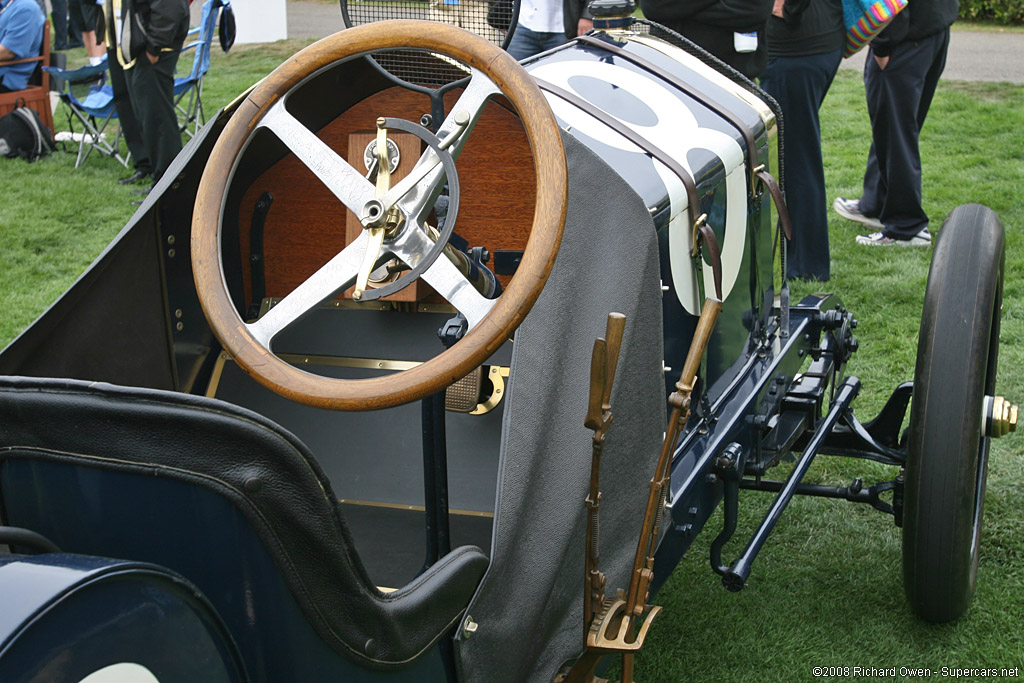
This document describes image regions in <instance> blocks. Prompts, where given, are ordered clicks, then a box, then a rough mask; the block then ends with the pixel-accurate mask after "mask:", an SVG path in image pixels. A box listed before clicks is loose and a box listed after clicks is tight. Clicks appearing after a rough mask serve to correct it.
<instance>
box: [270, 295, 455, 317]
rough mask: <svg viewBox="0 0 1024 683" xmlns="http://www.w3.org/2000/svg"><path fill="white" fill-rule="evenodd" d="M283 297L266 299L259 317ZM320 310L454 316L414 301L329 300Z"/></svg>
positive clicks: (448, 309) (451, 310)
mask: <svg viewBox="0 0 1024 683" xmlns="http://www.w3.org/2000/svg"><path fill="white" fill-rule="evenodd" d="M282 298H283V297H278V296H275V297H267V298H265V299H263V301H262V302H261V304H260V315H259V317H261V318H262V317H263V316H264V315H266V313H267V311H269V310H270V309H271V308H273V307H274V306H276V305H277V304H278V303H279V302H280V301H281V299H282ZM320 308H324V309H330V308H341V309H356V310H365V311H399V312H402V313H445V314H449V315H454V314H455V312H456V311H455V307H454V306H452V305H451V304H447V303H441V304H421V303H417V302H415V301H381V300H380V299H377V300H374V301H353V300H352V299H331V300H330V301H326V302H324V303H322V304H320Z"/></svg>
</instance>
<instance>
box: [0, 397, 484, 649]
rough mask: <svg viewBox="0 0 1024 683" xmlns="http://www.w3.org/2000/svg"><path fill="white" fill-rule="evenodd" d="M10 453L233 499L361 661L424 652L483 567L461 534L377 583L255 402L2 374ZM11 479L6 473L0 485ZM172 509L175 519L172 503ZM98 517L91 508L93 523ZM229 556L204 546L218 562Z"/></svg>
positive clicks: (10, 457) (2, 422)
mask: <svg viewBox="0 0 1024 683" xmlns="http://www.w3.org/2000/svg"><path fill="white" fill-rule="evenodd" d="M14 461H33V462H40V461H45V462H50V463H61V464H66V465H73V466H76V467H88V468H90V469H92V468H95V469H98V470H100V471H109V472H129V473H136V474H145V475H148V476H152V477H158V478H160V477H163V478H169V479H173V480H176V481H178V482H185V483H187V484H188V485H189V486H193V487H199V488H201V489H203V490H205V491H208V492H213V493H215V494H216V495H218V496H220V497H222V498H224V499H226V500H228V501H229V502H230V504H231V505H232V506H233V507H234V508H235V509H237V510H238V511H239V512H240V513H241V514H242V515H243V516H244V518H245V520H246V521H247V522H248V524H249V525H250V526H251V528H252V529H253V530H254V532H255V534H256V535H257V536H258V537H259V539H260V541H261V542H262V544H263V546H264V547H265V549H266V551H267V553H268V554H269V555H270V556H271V557H272V558H273V563H274V566H275V567H276V569H277V571H278V572H279V573H280V575H281V577H282V578H283V580H284V582H285V584H286V585H287V586H288V588H289V589H290V593H291V596H292V598H293V599H294V600H295V601H296V602H297V603H298V605H299V607H300V608H301V611H302V613H303V614H304V615H305V618H306V619H307V620H308V622H309V623H310V624H311V625H312V626H313V628H314V629H315V631H316V633H317V634H319V636H320V638H321V639H322V640H323V641H324V642H325V643H327V644H328V645H329V646H330V647H331V648H332V649H333V650H334V651H336V652H337V653H339V654H341V655H342V656H344V657H345V658H347V659H349V660H350V661H354V662H356V663H358V664H360V665H362V666H367V667H371V668H377V669H382V668H383V669H387V668H393V667H395V666H399V665H401V664H403V663H406V662H409V661H412V660H414V659H416V658H417V657H418V656H420V655H421V654H423V653H424V652H425V651H426V650H428V649H429V648H430V647H431V646H432V645H433V644H434V643H436V642H437V641H438V639H439V638H441V637H442V636H443V635H444V634H445V633H446V632H447V631H448V630H449V629H450V628H451V627H452V626H453V625H454V624H455V623H456V622H457V621H458V619H459V617H460V615H461V613H462V611H463V610H464V609H465V607H466V605H467V604H468V603H469V600H470V598H471V597H472V595H473V592H474V590H475V589H476V586H477V584H478V583H479V580H480V577H481V576H482V575H483V573H484V570H485V569H486V567H487V557H486V556H485V555H484V554H483V553H482V552H481V551H480V550H479V549H478V548H475V547H472V546H464V547H461V548H457V549H455V550H454V551H452V552H451V553H450V554H449V555H447V556H446V557H443V558H441V560H440V561H439V562H438V563H437V564H435V565H434V566H433V567H431V568H430V569H429V570H428V571H427V572H426V573H424V574H423V575H421V576H420V577H418V578H417V579H416V580H415V581H413V582H412V583H410V584H409V585H407V586H405V587H404V588H401V589H399V590H398V591H396V592H394V593H389V594H386V595H385V594H383V593H381V592H380V591H378V590H377V589H376V588H375V587H374V586H373V584H372V582H371V581H370V579H369V577H368V576H367V574H366V571H365V570H364V569H363V565H362V563H361V562H360V560H359V556H358V554H357V552H356V549H355V548H354V546H353V543H352V539H351V537H350V535H349V532H348V528H347V527H346V524H345V520H344V519H343V518H342V515H341V513H340V511H339V509H338V506H337V504H336V498H335V495H334V493H333V492H332V490H331V487H330V484H329V482H328V481H327V478H326V477H325V476H324V474H323V472H322V471H321V469H320V467H319V465H318V464H317V462H316V460H315V459H314V458H313V456H312V455H311V454H310V453H309V451H308V450H307V449H306V447H305V446H304V445H303V444H302V443H301V442H300V441H299V440H298V439H297V438H296V437H295V436H293V435H292V434H290V433H288V432H286V431H285V430H283V429H282V428H281V427H279V426H278V425H276V424H274V423H272V422H270V421H269V420H267V419H265V418H263V417H261V416H260V415H257V414H256V413H253V412H250V411H248V410H244V409H242V408H238V407H236V406H233V405H231V404H228V403H224V402H222V401H217V400H214V399H207V398H202V397H197V396H190V395H185V394H178V393H172V392H167V391H159V390H152V389H137V388H125V387H118V386H113V385H109V384H102V383H89V382H82V381H77V380H65V379H39V378H25V377H0V476H2V473H3V472H4V469H3V466H4V465H5V464H7V463H11V462H14ZM9 484H10V482H3V481H0V491H3V490H6V488H5V487H6V486H7V485H9ZM45 484H46V482H45V481H44V482H41V483H40V482H35V485H36V486H45ZM0 503H2V500H0ZM81 514H89V512H88V511H82V512H81ZM166 514H167V515H169V516H171V517H172V519H173V516H174V515H175V514H176V510H175V509H173V508H172V509H168V510H167V511H166ZM90 521H92V520H90ZM54 523H56V524H60V521H59V520H57V521H56V522H54ZM168 523H173V521H171V522H168ZM103 524H104V520H102V519H97V520H95V525H96V527H97V528H102V526H103ZM71 550H73V551H74V552H86V553H88V552H90V551H89V549H88V548H71ZM118 551H119V553H120V554H121V556H122V558H123V559H141V560H145V559H147V558H142V557H134V556H133V549H132V547H131V544H130V542H126V545H125V547H124V548H123V549H122V548H118ZM93 552H95V551H93ZM182 552H186V550H184V549H182ZM231 561H232V558H209V560H208V562H209V563H210V566H212V567H217V568H223V571H230V568H231V566H232V564H231ZM210 597H211V599H213V600H214V602H216V596H210ZM236 637H237V635H236Z"/></svg>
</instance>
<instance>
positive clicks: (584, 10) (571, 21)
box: [562, 0, 592, 40]
mask: <svg viewBox="0 0 1024 683" xmlns="http://www.w3.org/2000/svg"><path fill="white" fill-rule="evenodd" d="M589 6H590V0H563V2H562V21H563V23H564V25H565V37H566V39H568V40H572V39H573V38H575V37H576V31H577V30H578V29H579V23H580V17H586V18H587V19H590V18H592V15H591V14H590V7H589Z"/></svg>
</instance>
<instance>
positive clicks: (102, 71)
mask: <svg viewBox="0 0 1024 683" xmlns="http://www.w3.org/2000/svg"><path fill="white" fill-rule="evenodd" d="M43 68H44V69H46V71H47V72H49V74H50V76H51V77H53V78H55V79H57V80H58V82H59V83H60V84H61V90H60V99H61V101H63V102H64V103H65V104H66V105H67V106H68V109H69V110H70V111H69V114H68V128H69V129H70V131H71V138H72V140H77V142H78V157H77V158H76V159H75V168H78V167H79V166H81V165H82V164H83V163H85V160H86V159H88V158H89V155H90V154H91V153H92V150H93V149H97V150H99V153H100V154H104V155H106V156H108V157H112V158H113V159H116V160H117V161H118V162H120V164H121V165H122V166H125V167H127V166H128V155H125V156H121V127H120V126H118V127H117V133H116V134H115V135H114V141H113V142H112V143H111V142H107V139H106V136H105V131H106V128H107V125H108V124H109V123H110V122H111V121H112V120H113V119H116V118H117V109H116V108H115V107H114V90H113V88H111V87H110V85H109V84H107V83H106V82H105V81H106V72H107V62H106V58H104V60H103V62H101V63H99V64H96V65H94V66H83V67H79V68H78V69H60V68H57V67H50V66H45V67H43ZM76 91H77V92H76ZM79 93H82V94H79ZM76 119H77V120H78V122H79V123H81V124H82V129H83V130H82V133H80V134H79V135H80V136H76V134H75V120H76Z"/></svg>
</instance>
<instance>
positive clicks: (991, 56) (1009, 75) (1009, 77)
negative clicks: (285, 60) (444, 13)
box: [194, 0, 1024, 83]
mask: <svg viewBox="0 0 1024 683" xmlns="http://www.w3.org/2000/svg"><path fill="white" fill-rule="evenodd" d="M197 4H198V3H194V5H197ZM342 28H344V24H343V23H342V21H341V9H340V5H339V4H338V3H334V2H316V1H315V0H288V37H289V38H323V37H324V36H327V35H330V34H332V33H334V32H336V31H340V30H341V29H342ZM865 54H867V50H861V52H860V53H859V54H856V55H854V56H853V57H851V58H850V59H846V60H843V65H842V68H845V69H860V70H862V69H863V68H864V55H865ZM943 78H948V79H952V80H962V81H1009V82H1011V83H1024V33H995V32H987V31H986V32H981V31H959V30H955V31H953V34H952V39H951V41H950V48H949V58H948V60H947V63H946V71H945V73H944V74H943Z"/></svg>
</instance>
